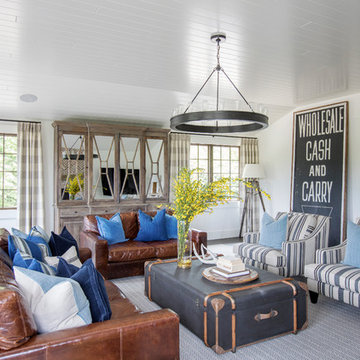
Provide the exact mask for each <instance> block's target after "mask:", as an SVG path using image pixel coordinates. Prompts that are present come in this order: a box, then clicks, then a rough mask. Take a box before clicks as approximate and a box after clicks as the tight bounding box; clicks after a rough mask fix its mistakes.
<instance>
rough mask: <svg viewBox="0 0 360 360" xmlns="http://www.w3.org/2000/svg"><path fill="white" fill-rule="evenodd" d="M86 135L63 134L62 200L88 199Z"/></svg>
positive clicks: (61, 152) (61, 154) (61, 156)
mask: <svg viewBox="0 0 360 360" xmlns="http://www.w3.org/2000/svg"><path fill="white" fill-rule="evenodd" d="M85 142H86V139H85V136H84V135H80V134H61V139H60V164H59V184H60V189H59V191H60V200H61V201H70V200H76V201H84V200H86V188H87V172H86V161H87V159H86V152H85Z"/></svg>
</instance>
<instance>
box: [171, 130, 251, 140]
mask: <svg viewBox="0 0 360 360" xmlns="http://www.w3.org/2000/svg"><path fill="white" fill-rule="evenodd" d="M170 134H186V135H194V136H208V137H209V136H210V137H215V136H216V137H223V138H233V139H257V138H256V137H253V136H231V135H212V134H194V133H187V132H181V131H170Z"/></svg>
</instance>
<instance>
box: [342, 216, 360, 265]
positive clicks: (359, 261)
mask: <svg viewBox="0 0 360 360" xmlns="http://www.w3.org/2000/svg"><path fill="white" fill-rule="evenodd" d="M344 264H346V265H350V266H356V267H358V268H360V226H359V225H356V224H354V223H353V222H351V221H348V224H347V245H346V252H345V258H344Z"/></svg>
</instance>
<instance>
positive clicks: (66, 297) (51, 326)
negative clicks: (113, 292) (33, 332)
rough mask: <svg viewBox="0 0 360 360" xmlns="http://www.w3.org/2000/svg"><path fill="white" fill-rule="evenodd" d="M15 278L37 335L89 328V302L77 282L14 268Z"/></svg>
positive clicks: (90, 320)
mask: <svg viewBox="0 0 360 360" xmlns="http://www.w3.org/2000/svg"><path fill="white" fill-rule="evenodd" d="M14 274H15V279H16V282H17V284H18V286H19V288H20V290H21V291H22V292H23V294H24V295H25V298H26V299H27V301H28V303H29V305H30V309H31V312H32V314H33V316H34V320H35V322H36V325H37V328H38V332H39V333H47V332H52V331H57V330H62V329H68V328H72V327H77V326H82V325H87V324H91V322H92V319H91V313H90V306H89V301H88V300H87V298H86V296H85V294H84V292H83V290H82V289H81V286H80V285H79V283H77V282H76V281H74V280H71V279H67V278H62V277H56V276H50V275H46V274H43V273H40V272H38V271H32V270H28V269H24V268H20V267H17V266H14Z"/></svg>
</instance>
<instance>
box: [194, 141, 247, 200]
mask: <svg viewBox="0 0 360 360" xmlns="http://www.w3.org/2000/svg"><path fill="white" fill-rule="evenodd" d="M191 146H197V159H196V160H197V163H198V164H199V161H200V160H202V159H200V158H199V146H206V147H207V148H208V159H207V161H208V164H207V166H208V171H207V177H208V183H209V182H212V181H214V147H220V148H229V159H228V160H223V159H222V157H221V155H220V159H219V160H220V166H221V165H222V162H223V161H229V162H230V164H231V161H232V160H231V149H232V148H237V149H238V173H237V175H235V174H232V173H231V166H230V167H229V173H230V175H229V176H230V177H238V178H240V150H241V146H240V145H223V144H201V143H191V144H190V148H191ZM220 151H221V150H220ZM190 154H191V151H190ZM191 160H195V159H191V156H190V162H191ZM215 160H217V159H215ZM220 176H223V175H221V174H220ZM197 178H199V177H197ZM240 199H241V197H240V183H239V185H238V196H237V197H232V198H231V199H230V201H239V200H240Z"/></svg>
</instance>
